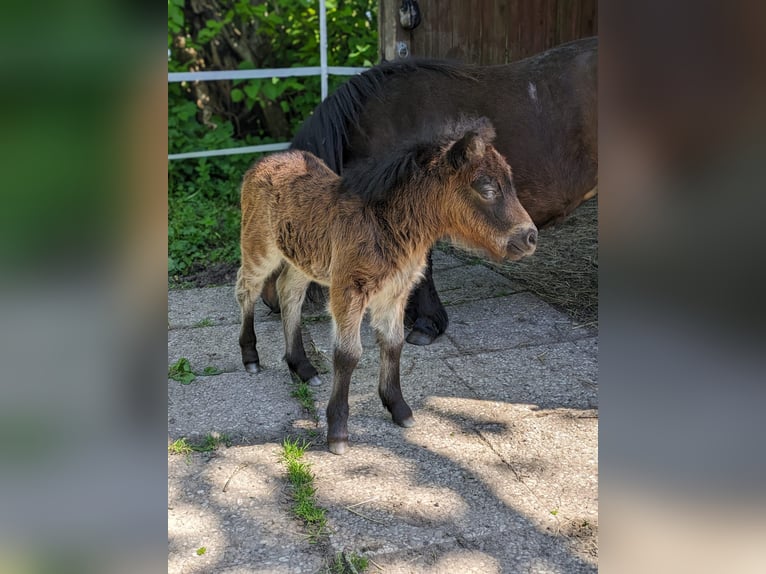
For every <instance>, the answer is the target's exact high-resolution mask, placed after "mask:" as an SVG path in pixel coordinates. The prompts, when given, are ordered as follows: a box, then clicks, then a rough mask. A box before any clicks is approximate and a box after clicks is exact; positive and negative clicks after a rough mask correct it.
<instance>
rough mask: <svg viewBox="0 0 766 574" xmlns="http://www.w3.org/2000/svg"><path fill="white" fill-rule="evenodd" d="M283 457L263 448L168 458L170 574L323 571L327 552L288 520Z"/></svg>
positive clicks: (272, 445)
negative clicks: (307, 540)
mask: <svg viewBox="0 0 766 574" xmlns="http://www.w3.org/2000/svg"><path fill="white" fill-rule="evenodd" d="M279 452H280V446H279V444H277V443H263V444H260V445H258V446H241V447H236V448H228V449H227V448H224V449H220V450H218V451H216V452H214V453H210V454H207V453H196V454H193V455H191V456H189V457H186V456H181V455H173V456H170V457H169V459H168V547H169V550H168V571H169V572H179V573H187V572H188V573H192V572H193V573H200V574H202V573H209V572H227V573H234V572H242V573H244V572H264V573H267V572H268V573H271V572H274V573H285V574H287V573H291V574H292V573H295V574H298V573H309V572H317V571H318V570H319V568H320V567H321V566H322V564H323V561H324V556H323V552H322V549H321V548H318V547H316V546H314V545H311V544H308V543H307V542H306V539H305V536H304V534H303V533H302V531H301V529H302V525H301V523H300V522H299V521H298V520H296V519H294V518H291V515H290V503H289V500H288V499H287V497H286V495H285V492H284V484H285V482H284V478H283V468H282V466H281V464H280V463H279ZM203 547H204V548H205V552H204V554H202V555H198V554H197V550H198V549H199V548H203Z"/></svg>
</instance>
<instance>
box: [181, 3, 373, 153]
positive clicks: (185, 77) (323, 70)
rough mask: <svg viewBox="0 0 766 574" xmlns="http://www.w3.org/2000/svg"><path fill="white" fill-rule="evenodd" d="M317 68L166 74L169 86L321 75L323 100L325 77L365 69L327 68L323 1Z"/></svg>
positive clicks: (253, 149) (270, 147) (247, 149)
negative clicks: (170, 84)
mask: <svg viewBox="0 0 766 574" xmlns="http://www.w3.org/2000/svg"><path fill="white" fill-rule="evenodd" d="M319 50H320V52H319V59H320V65H319V66H308V67H302V68H272V69H261V70H220V71H213V72H173V73H168V83H173V82H214V81H216V80H250V79H257V78H290V77H301V76H320V77H321V83H322V100H324V99H325V98H326V97H327V92H328V87H327V85H328V76H329V75H333V76H353V75H354V74H359V73H361V72H364V71H365V70H366V69H367V68H351V67H342V66H328V65H327V10H326V6H325V0H319ZM289 147H290V142H279V143H270V144H262V145H254V146H243V147H236V148H226V149H216V150H203V151H191V152H185V153H172V154H168V160H169V161H172V160H179V159H189V158H197V157H213V156H221V155H236V154H242V153H263V152H270V151H279V150H283V149H287V148H289Z"/></svg>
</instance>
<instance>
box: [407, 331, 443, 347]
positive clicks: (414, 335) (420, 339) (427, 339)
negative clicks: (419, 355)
mask: <svg viewBox="0 0 766 574" xmlns="http://www.w3.org/2000/svg"><path fill="white" fill-rule="evenodd" d="M436 337H437V335H430V334H428V333H424V332H423V331H418V330H416V329H413V330H412V331H410V334H409V335H407V342H408V343H409V344H411V345H421V346H424V345H430V344H431V343H433V342H434V339H436Z"/></svg>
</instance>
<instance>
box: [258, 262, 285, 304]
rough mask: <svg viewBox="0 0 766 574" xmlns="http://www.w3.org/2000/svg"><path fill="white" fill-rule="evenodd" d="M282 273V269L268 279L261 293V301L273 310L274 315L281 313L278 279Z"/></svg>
mask: <svg viewBox="0 0 766 574" xmlns="http://www.w3.org/2000/svg"><path fill="white" fill-rule="evenodd" d="M281 272H282V268H281V267H280V268H278V269H277V270H276V271H274V273H272V274H271V275H269V276H268V277H267V278H266V281H265V283H264V284H263V290H262V291H261V301H263V302H264V304H265V305H266V306H267V307H268V308H269V309H270V310H271V312H272V313H279V312H280V308H279V294H278V293H277V277H279V274H280V273H281Z"/></svg>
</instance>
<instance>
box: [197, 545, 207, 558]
mask: <svg viewBox="0 0 766 574" xmlns="http://www.w3.org/2000/svg"><path fill="white" fill-rule="evenodd" d="M205 552H207V548H205V547H204V546H200V547H199V548H197V556H202V555H203V554H204V553H205Z"/></svg>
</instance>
